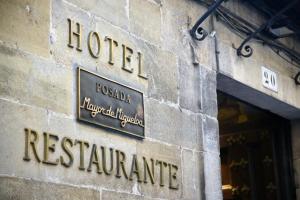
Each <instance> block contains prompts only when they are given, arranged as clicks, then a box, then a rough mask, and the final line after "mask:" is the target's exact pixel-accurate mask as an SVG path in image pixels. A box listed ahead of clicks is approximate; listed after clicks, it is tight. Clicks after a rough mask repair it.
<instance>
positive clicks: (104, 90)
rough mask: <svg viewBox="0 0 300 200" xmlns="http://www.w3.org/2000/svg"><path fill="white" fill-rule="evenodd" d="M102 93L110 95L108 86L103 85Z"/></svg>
mask: <svg viewBox="0 0 300 200" xmlns="http://www.w3.org/2000/svg"><path fill="white" fill-rule="evenodd" d="M102 93H103V94H105V95H107V94H108V89H107V86H106V85H103V86H102Z"/></svg>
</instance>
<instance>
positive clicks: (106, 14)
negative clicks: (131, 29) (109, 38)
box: [67, 0, 129, 29]
mask: <svg viewBox="0 0 300 200" xmlns="http://www.w3.org/2000/svg"><path fill="white" fill-rule="evenodd" d="M67 1H69V2H70V3H72V4H74V5H76V6H78V7H79V8H81V9H84V10H86V11H87V12H89V13H92V14H93V15H95V16H99V17H102V18H104V19H105V20H107V21H109V22H111V23H113V24H115V25H117V26H120V27H122V28H125V29H128V25H129V20H128V14H127V12H128V10H127V9H128V8H127V7H128V5H127V2H128V1H127V0H101V1H98V0H86V1H81V0H67Z"/></svg>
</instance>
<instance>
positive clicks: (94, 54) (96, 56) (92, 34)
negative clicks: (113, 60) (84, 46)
mask: <svg viewBox="0 0 300 200" xmlns="http://www.w3.org/2000/svg"><path fill="white" fill-rule="evenodd" d="M93 36H94V37H93ZM92 38H96V44H97V52H96V53H94V52H93V47H92ZM88 49H89V52H90V54H91V56H92V57H93V58H99V55H100V52H101V42H100V36H99V34H98V33H97V32H94V31H91V32H90V33H89V36H88Z"/></svg>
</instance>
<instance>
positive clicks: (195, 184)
mask: <svg viewBox="0 0 300 200" xmlns="http://www.w3.org/2000/svg"><path fill="white" fill-rule="evenodd" d="M223 6H225V7H227V8H228V9H230V10H232V11H234V12H235V13H238V14H239V15H240V16H241V17H243V18H245V19H247V20H249V21H251V22H252V23H254V24H256V25H259V24H261V23H262V22H263V21H264V20H265V19H264V18H263V17H262V16H260V14H259V13H258V11H256V10H253V8H251V7H249V5H247V3H245V2H240V1H229V2H226V3H224V4H223ZM206 10H207V8H206V7H204V6H203V5H201V4H199V3H197V1H192V0H101V1H96V0H88V1H79V0H40V1H38V0H27V1H22V0H10V1H9V0H0V16H1V18H0V28H1V30H0V112H1V118H0V127H1V130H0V160H1V162H0V199H64V200H68V199H93V200H94V199H95V200H96V199H97V200H106V199H109V200H113V199H147V200H148V199H195V200H196V199H202V200H203V199H207V200H217V199H222V189H221V186H222V184H221V169H220V147H219V128H218V120H217V115H218V105H217V90H221V91H223V92H225V93H228V94H230V95H233V96H236V97H237V98H240V99H242V100H244V101H248V102H250V103H252V104H254V105H256V106H259V107H262V108H264V109H268V110H270V111H271V112H274V113H276V114H278V115H280V116H283V117H285V118H287V119H289V120H291V122H292V123H291V125H292V144H293V158H294V160H293V161H294V175H295V183H296V184H295V185H296V188H297V190H296V191H297V194H298V198H300V197H299V194H300V193H299V191H300V188H299V187H300V186H299V182H300V178H299V173H300V149H299V142H300V137H299V134H300V132H299V130H300V128H299V124H300V122H299V120H298V121H297V119H299V118H300V87H299V86H296V84H295V83H294V80H293V77H294V76H295V74H296V73H297V72H298V71H299V68H297V67H295V66H293V65H291V64H289V63H288V62H286V61H285V60H283V59H282V58H280V57H278V56H277V54H276V53H274V52H273V51H272V50H271V49H270V48H269V47H267V46H263V45H262V44H258V43H255V42H251V45H253V47H254V48H255V51H254V53H253V55H252V57H250V58H247V59H246V58H241V57H238V56H237V55H236V51H235V49H234V48H233V47H232V45H233V44H235V45H239V44H240V43H241V42H242V39H241V38H240V37H238V36H237V35H235V34H233V33H232V31H230V30H229V29H228V28H227V27H226V26H225V25H224V24H222V23H221V22H219V21H218V20H217V19H216V18H215V17H209V18H208V19H207V20H206V21H205V22H204V27H205V28H206V29H207V30H209V31H210V32H213V31H215V33H216V34H215V35H211V36H208V37H207V38H206V39H205V40H203V41H201V42H199V41H196V40H194V39H192V38H191V36H190V33H189V30H190V29H191V27H192V26H193V24H194V23H195V22H196V21H197V19H198V18H199V17H200V16H201V15H203V13H204V12H205V11H206ZM79 38H80V39H79ZM283 42H284V43H285V44H286V45H288V46H291V47H292V48H295V49H297V48H298V50H299V42H298V41H296V39H291V38H289V39H287V40H285V41H283ZM216 44H217V45H216ZM216 46H217V47H218V49H216ZM127 47H128V48H127ZM124 49H125V50H124ZM124 51H125V52H127V53H128V52H129V53H128V54H130V55H131V56H129V57H127V56H126V55H125V56H124V54H125V53H124ZM216 52H217V53H216ZM261 66H268V67H269V68H271V69H272V70H274V71H276V72H277V73H278V74H277V75H278V80H279V85H278V91H277V92H273V91H270V90H268V89H266V88H265V87H263V86H262V84H261V79H260V77H261V71H260V69H261ZM79 67H81V68H84V69H86V70H88V71H90V72H93V73H95V74H98V75H100V76H103V77H106V78H109V79H111V80H114V81H116V82H118V83H122V84H124V85H127V86H130V87H132V88H135V89H137V90H139V91H141V92H142V93H143V95H144V117H145V137H144V138H143V139H137V138H135V137H129V136H126V135H124V134H121V133H119V132H118V131H113V130H111V129H104V128H102V127H99V126H96V125H92V124H89V123H83V122H81V121H79V120H78V118H77V107H78V102H77V95H78V90H77V87H78V86H77V81H78V80H77V79H78V77H77V71H78V68H79ZM94 148H95V149H94ZM96 148H97V149H98V150H96ZM110 149H111V151H112V152H113V157H112V158H113V159H112V160H113V161H112V163H114V164H115V166H113V170H112V171H111V172H107V173H106V172H105V171H103V154H105V152H106V153H107V154H106V156H107V158H109V152H110ZM68 150H69V152H68ZM96 151H97V152H98V153H95V152H96ZM93 152H94V153H93ZM82 156H84V157H82ZM118 156H122V157H123V158H124V160H125V161H124V162H123V164H120V163H115V160H114V159H116V157H118ZM97 157H98V158H97ZM119 159H120V158H119ZM91 160H92V161H91ZM145 160H147V161H148V164H149V165H148V167H149V168H147V166H146V165H145ZM119 161H120V160H119ZM117 162H118V161H117ZM109 163H110V164H111V162H109ZM152 163H153V168H154V169H153V173H152V174H151V172H152V171H151V170H152V168H151V167H152V165H151V164H152ZM118 173H119V174H118ZM152 176H153V177H152ZM152 178H153V180H152Z"/></svg>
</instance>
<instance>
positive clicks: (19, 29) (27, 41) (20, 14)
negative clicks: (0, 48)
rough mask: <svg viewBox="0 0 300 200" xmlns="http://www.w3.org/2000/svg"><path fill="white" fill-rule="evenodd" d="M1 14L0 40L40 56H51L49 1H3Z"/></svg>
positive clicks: (0, 3)
mask: <svg viewBox="0 0 300 200" xmlns="http://www.w3.org/2000/svg"><path fill="white" fill-rule="evenodd" d="M0 13H1V19H0V29H1V32H0V40H2V41H3V42H5V43H7V44H10V45H15V46H16V47H17V48H20V49H22V50H25V51H27V52H31V53H34V54H37V55H39V56H43V57H48V56H49V23H50V1H49V0H42V1H38V0H29V1H22V0H11V1H7V0H1V2H0Z"/></svg>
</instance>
